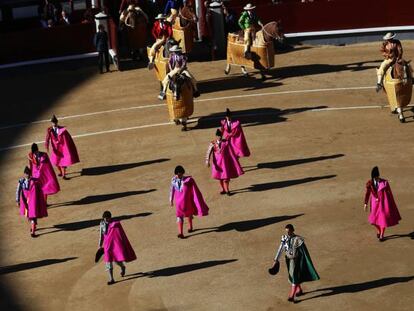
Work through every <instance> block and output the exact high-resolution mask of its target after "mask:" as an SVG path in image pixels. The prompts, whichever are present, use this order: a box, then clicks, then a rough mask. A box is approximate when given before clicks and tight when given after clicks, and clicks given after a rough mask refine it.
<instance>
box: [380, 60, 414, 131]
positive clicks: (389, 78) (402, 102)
mask: <svg viewBox="0 0 414 311" xmlns="http://www.w3.org/2000/svg"><path fill="white" fill-rule="evenodd" d="M412 81H413V78H412V69H411V65H410V61H405V60H403V59H399V60H397V61H395V62H394V63H393V64H392V65H391V66H390V67H389V68H388V69H387V71H386V73H385V77H384V89H385V92H386V94H387V98H388V103H389V104H390V108H391V112H392V113H395V114H398V119H399V120H400V122H401V123H404V122H405V118H404V114H403V108H404V107H406V106H408V105H409V103H410V101H411V96H412V84H413V82H412Z"/></svg>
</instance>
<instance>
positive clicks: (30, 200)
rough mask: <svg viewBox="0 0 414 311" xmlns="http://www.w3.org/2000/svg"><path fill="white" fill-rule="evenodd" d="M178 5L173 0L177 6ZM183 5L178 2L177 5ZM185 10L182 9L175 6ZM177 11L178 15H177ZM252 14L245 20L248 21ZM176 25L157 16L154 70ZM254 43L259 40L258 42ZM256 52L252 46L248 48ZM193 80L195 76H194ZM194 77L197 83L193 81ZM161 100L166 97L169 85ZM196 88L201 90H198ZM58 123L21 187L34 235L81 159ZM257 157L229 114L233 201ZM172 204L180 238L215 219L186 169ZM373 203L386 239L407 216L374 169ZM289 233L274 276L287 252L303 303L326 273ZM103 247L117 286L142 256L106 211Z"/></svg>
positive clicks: (219, 148) (225, 143) (219, 166)
mask: <svg viewBox="0 0 414 311" xmlns="http://www.w3.org/2000/svg"><path fill="white" fill-rule="evenodd" d="M169 2H170V1H169ZM172 2H175V1H172ZM251 8H252V6H251V5H247V6H246V7H245V10H246V12H247V13H246V12H245V13H243V14H242V18H241V20H243V24H244V25H245V26H246V29H245V30H246V32H245V40H246V42H249V38H250V36H251V30H249V22H248V20H249V19H251V18H252V17H251V15H250V13H249V12H250V11H251ZM171 9H172V10H177V9H176V8H171ZM175 13H176V12H175ZM243 16H244V17H243ZM170 23H171V22H170V21H168V20H167V18H166V17H165V16H164V15H159V16H157V21H156V24H155V25H154V30H153V34H154V36H155V37H156V42H155V43H154V45H153V46H152V49H151V51H152V52H151V53H150V55H149V66H148V67H149V68H150V69H151V68H152V67H153V60H154V55H155V54H154V53H156V51H157V49H158V48H159V47H160V46H161V45H162V44H164V43H165V40H167V39H168V37H169V36H171V28H170V27H171V24H170ZM394 37H395V35H394V34H387V35H386V37H384V39H385V43H384V45H383V51H384V53H386V60H385V61H384V62H383V64H382V65H381V67H380V69H379V71H378V85H379V88H380V86H382V79H383V76H384V73H385V71H386V69H387V67H389V66H390V65H392V64H393V62H396V61H398V59H399V58H401V57H402V47H401V43H399V41H396V40H395V39H394ZM248 44H249V43H248ZM250 44H251V42H250ZM170 52H172V53H173V54H172V56H170V70H171V72H174V71H177V70H181V71H183V69H185V68H186V66H185V65H186V58H185V56H184V55H182V53H180V48H179V47H178V46H173V47H172V48H171V50H170ZM246 52H247V53H248V52H249V46H248V45H247V47H246ZM189 77H190V78H191V77H192V76H191V75H189ZM191 79H193V78H191ZM163 86H164V89H163V90H162V92H161V94H160V97H162V99H163V98H164V97H165V85H164V83H163ZM194 91H195V92H197V88H196V86H194ZM51 122H52V126H51V127H49V128H48V129H47V133H46V139H45V148H46V150H47V151H48V153H49V154H50V157H49V156H48V153H46V152H41V151H40V150H39V148H38V145H37V144H35V143H34V144H33V145H32V146H31V152H30V153H29V155H28V166H26V167H25V168H24V177H22V178H20V179H19V181H18V185H17V190H16V202H17V204H18V206H19V207H20V214H21V215H22V216H25V217H26V218H27V219H28V221H29V223H30V235H31V237H33V238H35V237H37V236H38V235H37V234H36V226H37V221H38V219H39V218H42V217H47V216H48V213H47V197H48V195H53V194H56V193H57V192H58V191H60V186H59V182H58V178H57V176H56V173H55V171H54V169H53V166H52V164H53V165H55V166H56V167H57V170H58V176H59V177H61V178H62V180H67V179H68V177H67V172H66V168H67V167H68V166H71V165H73V164H75V163H78V162H79V156H78V152H77V149H76V146H75V144H74V142H73V139H72V137H71V135H70V134H69V132H68V131H67V129H66V128H65V127H64V126H60V125H58V119H57V118H56V116H53V117H52V119H51ZM248 156H250V150H249V147H248V145H247V141H246V138H245V135H244V132H243V129H242V126H241V123H240V121H239V120H236V119H233V117H232V113H231V111H230V110H229V109H227V110H226V113H225V118H224V119H223V120H221V122H220V125H219V128H218V129H217V130H216V133H215V138H214V139H213V140H212V141H211V142H210V143H209V145H208V149H207V153H206V157H205V165H206V166H207V167H211V176H212V178H214V179H216V180H218V182H219V190H220V191H219V193H220V194H221V195H224V196H231V195H232V192H231V190H230V181H231V179H234V178H237V177H239V176H241V175H243V174H244V171H243V168H242V166H241V164H240V158H242V157H248ZM169 202H170V205H171V206H174V205H175V217H176V222H177V226H178V235H177V236H178V238H180V239H184V238H185V236H184V229H183V226H184V220H185V219H187V222H188V230H187V232H188V233H191V232H193V231H194V226H193V217H194V216H199V217H203V216H207V215H208V214H209V207H208V205H207V203H206V202H205V200H204V198H203V195H202V193H201V191H200V189H199V188H198V186H197V183H196V181H195V179H194V178H193V177H192V176H188V175H185V169H184V167H183V166H181V165H178V166H177V167H176V168H175V169H174V175H173V177H172V180H171V184H170V197H169ZM368 204H370V213H369V217H368V220H369V222H370V224H372V225H373V226H375V228H376V233H377V238H378V240H379V241H381V242H382V241H384V240H385V229H386V228H387V227H391V226H394V225H397V224H398V222H399V220H400V219H401V216H400V214H399V212H398V208H397V205H396V203H395V200H394V198H393V195H392V191H391V188H390V185H389V182H388V181H387V180H385V179H382V178H380V173H379V169H378V167H374V168H373V169H372V172H371V178H370V180H369V181H368V182H367V183H366V194H365V200H364V209H365V210H366V209H367V207H368ZM285 229H286V234H285V235H283V236H282V237H281V241H280V245H279V247H278V248H277V251H276V255H275V257H274V264H273V266H272V268H271V269H269V273H271V274H276V273H277V272H278V270H279V260H280V257H281V255H282V254H283V253H284V254H285V258H286V265H287V270H288V275H289V281H290V283H291V284H292V287H291V291H290V293H289V297H288V300H289V301H293V302H294V301H295V298H296V297H297V296H300V295H302V294H303V289H302V287H301V284H302V283H303V282H307V281H314V280H318V279H319V275H318V273H317V272H316V269H315V267H314V265H313V263H312V260H311V257H310V254H309V252H308V250H307V248H306V245H305V243H304V238H303V237H301V236H299V235H296V234H295V230H294V226H293V225H292V224H288V225H286V227H285ZM98 245H99V249H98V252H97V254H96V258H95V260H96V261H98V260H99V258H100V257H101V256H102V255H103V256H104V261H105V266H106V270H107V271H108V277H109V280H108V283H107V284H108V285H111V284H114V283H115V280H114V276H113V263H116V264H117V265H118V266H120V268H121V276H125V275H126V266H125V262H130V261H133V260H135V259H136V258H137V257H136V254H135V252H134V250H133V248H132V246H131V244H130V242H129V240H128V238H127V235H126V233H125V231H124V230H123V228H122V225H121V224H120V222H119V221H116V220H114V219H112V214H111V212H110V211H105V212H104V213H103V215H102V220H101V222H100V226H99V243H98Z"/></svg>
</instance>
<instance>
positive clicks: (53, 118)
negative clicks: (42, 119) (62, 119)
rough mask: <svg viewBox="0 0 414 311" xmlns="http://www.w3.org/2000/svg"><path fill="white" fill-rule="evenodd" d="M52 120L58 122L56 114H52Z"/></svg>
mask: <svg viewBox="0 0 414 311" xmlns="http://www.w3.org/2000/svg"><path fill="white" fill-rule="evenodd" d="M50 122H52V123H58V119H57V118H56V116H55V115H53V116H52V119H50Z"/></svg>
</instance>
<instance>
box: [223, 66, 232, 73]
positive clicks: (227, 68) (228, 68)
mask: <svg viewBox="0 0 414 311" xmlns="http://www.w3.org/2000/svg"><path fill="white" fill-rule="evenodd" d="M230 70H231V65H230V64H227V66H226V69H224V74H225V75H228V74H229V73H230Z"/></svg>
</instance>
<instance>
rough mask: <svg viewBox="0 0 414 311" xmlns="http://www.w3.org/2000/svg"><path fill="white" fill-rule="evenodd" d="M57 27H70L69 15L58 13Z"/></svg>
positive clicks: (64, 12)
mask: <svg viewBox="0 0 414 311" xmlns="http://www.w3.org/2000/svg"><path fill="white" fill-rule="evenodd" d="M59 25H66V26H67V25H70V19H69V14H68V13H67V12H66V11H65V10H62V12H61V13H60V19H59Z"/></svg>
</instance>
